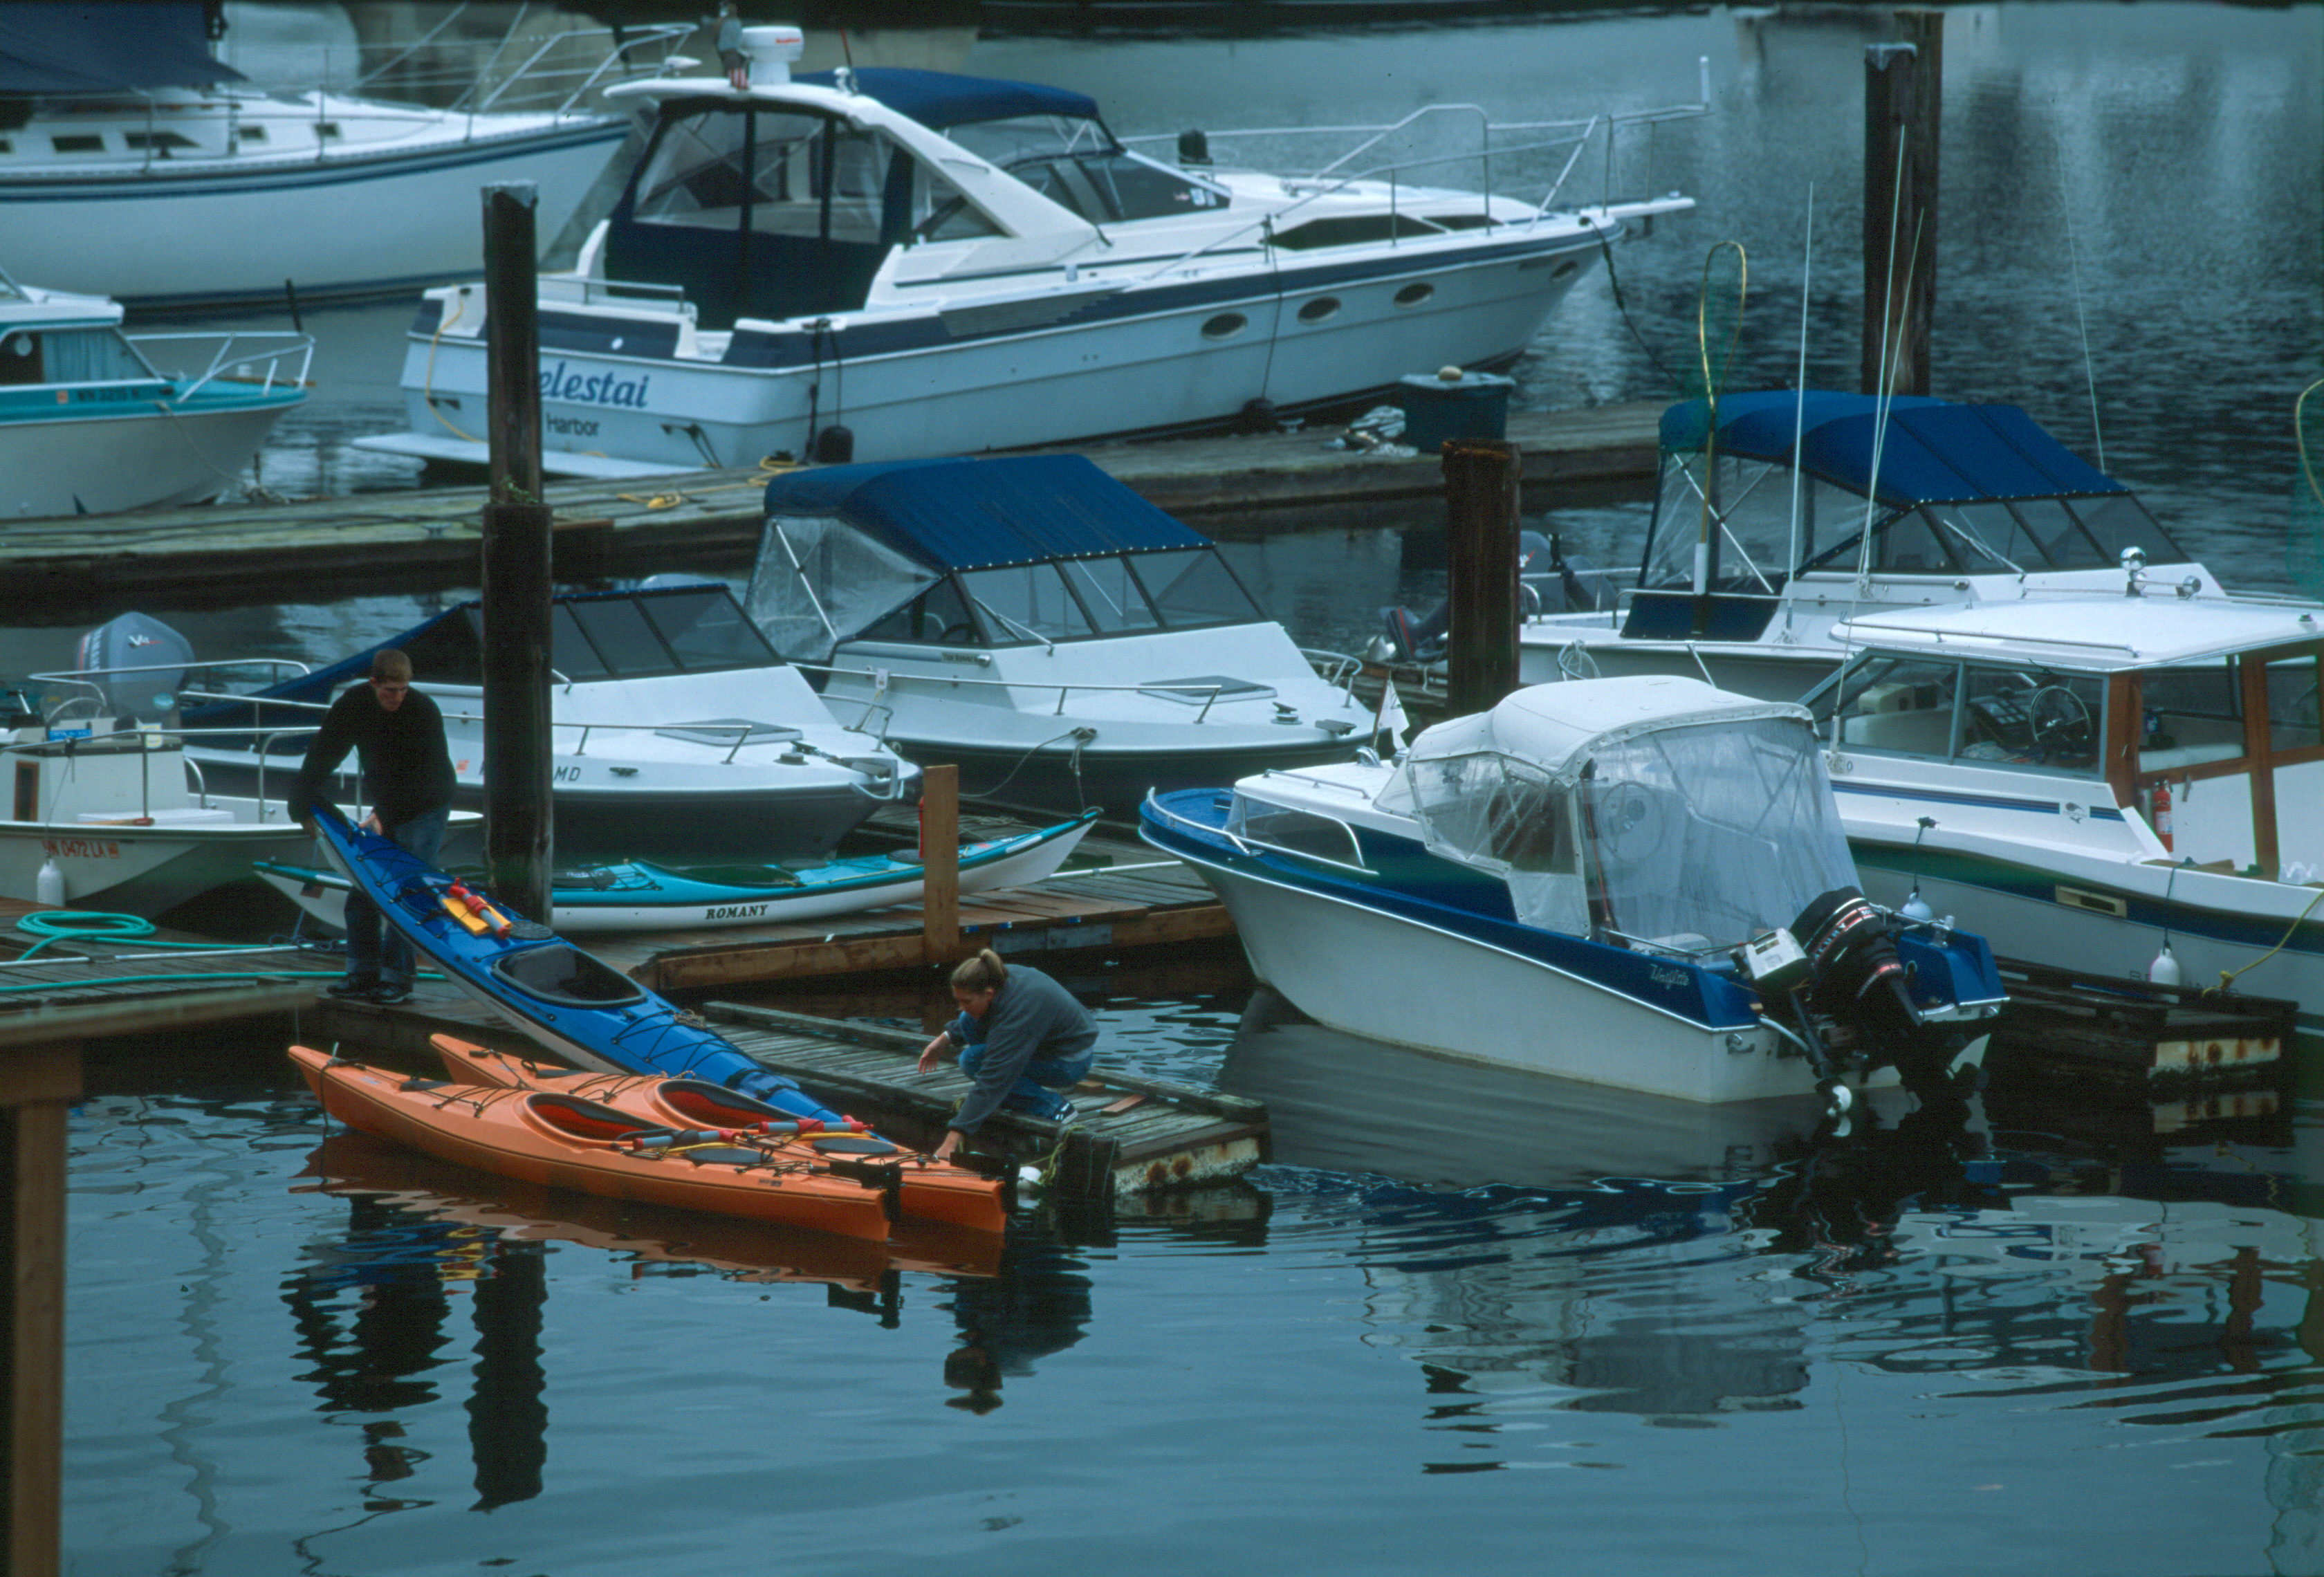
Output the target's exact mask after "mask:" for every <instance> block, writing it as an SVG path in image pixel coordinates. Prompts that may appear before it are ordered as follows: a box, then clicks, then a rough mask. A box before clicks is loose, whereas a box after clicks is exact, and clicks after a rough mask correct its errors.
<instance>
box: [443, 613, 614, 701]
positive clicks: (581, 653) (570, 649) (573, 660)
mask: <svg viewBox="0 0 2324 1577" xmlns="http://www.w3.org/2000/svg"><path fill="white" fill-rule="evenodd" d="M469 617H470V618H472V619H475V620H476V621H477V624H476V634H477V639H478V640H479V641H482V640H483V638H484V625H483V622H482V618H481V616H480V615H478V614H475V613H471V614H470V615H469ZM549 621H550V626H551V631H550V634H549V667H551V668H553V669H556V670H557V671H558V673H560V674H562V675H564V676H565V677H566V678H568V679H575V680H583V679H602V678H610V677H612V675H613V669H609V668H607V667H606V666H605V659H604V658H602V657H599V656H598V655H597V649H596V648H595V647H594V646H592V645H590V644H589V638H588V637H587V636H586V635H584V634H583V633H582V632H581V621H580V620H578V619H576V618H575V617H574V616H573V606H572V604H569V603H557V604H552V605H551V606H550V608H549ZM412 666H413V671H415V672H417V671H418V668H419V664H418V662H417V661H416V660H415V661H414V663H413V665H412ZM475 682H476V683H478V684H482V683H483V682H484V680H483V679H482V678H478V679H477V680H476V681H475Z"/></svg>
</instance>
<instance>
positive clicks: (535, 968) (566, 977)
mask: <svg viewBox="0 0 2324 1577" xmlns="http://www.w3.org/2000/svg"><path fill="white" fill-rule="evenodd" d="M492 972H493V978H495V979H496V980H498V981H499V982H501V983H502V984H503V985H505V986H507V987H508V988H509V989H510V990H512V991H521V992H523V993H524V994H525V995H526V996H528V997H531V998H533V999H534V1000H535V1001H543V1002H549V1003H553V1004H555V1005H556V1006H558V1007H561V1008H625V1007H629V1006H631V1005H632V1004H633V1003H637V1002H642V1001H645V1000H646V994H645V992H644V991H641V990H640V989H639V987H638V983H637V982H635V981H633V980H632V979H631V978H630V977H629V976H627V975H625V974H623V973H622V972H621V971H619V970H617V969H615V968H614V967H613V965H611V964H606V963H604V962H602V961H601V960H599V959H595V958H592V957H591V956H590V955H589V954H586V953H584V952H582V951H581V950H580V949H579V948H578V947H574V946H570V945H567V944H565V943H562V942H559V943H556V944H554V945H549V946H543V947H527V948H525V949H523V950H522V951H521V952H517V953H504V954H502V955H501V956H500V957H498V958H495V959H494V960H493V964H492Z"/></svg>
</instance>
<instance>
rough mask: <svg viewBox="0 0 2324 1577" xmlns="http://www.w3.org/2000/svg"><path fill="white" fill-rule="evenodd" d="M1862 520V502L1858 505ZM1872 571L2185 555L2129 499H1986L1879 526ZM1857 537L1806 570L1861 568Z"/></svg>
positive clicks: (2036, 566)
mask: <svg viewBox="0 0 2324 1577" xmlns="http://www.w3.org/2000/svg"><path fill="white" fill-rule="evenodd" d="M1856 508H1857V512H1858V520H1861V519H1862V515H1863V508H1864V503H1863V500H1862V499H1860V498H1859V499H1858V500H1857V501H1856ZM1872 530H1873V548H1872V567H1873V568H1875V569H1881V570H1887V571H1889V572H1891V573H1894V574H1898V575H1958V574H1968V575H1998V574H2015V573H2018V572H2019V571H2027V572H2032V571H2036V570H2044V569H2115V568H2119V567H2120V566H2121V560H2122V550H2123V549H2125V548H2129V547H2135V548H2138V549H2141V550H2142V551H2144V553H2145V555H2146V557H2147V558H2148V560H2149V561H2150V562H2153V563H2158V564H2166V563H2169V564H2175V563H2180V562H2182V561H2184V559H2185V558H2186V555H2185V554H2184V553H2182V552H2181V551H2180V549H2179V546H2178V544H2177V543H2175V542H2173V541H2172V540H2171V539H2170V538H2169V537H2168V536H2166V535H2165V534H2164V533H2163V528H2162V527H2160V526H2158V525H2156V524H2155V522H2154V517H2153V516H2152V515H2150V514H2148V513H2147V512H2146V509H2145V506H2144V505H2143V504H2141V503H2139V502H2138V500H2137V499H2135V498H2134V497H2132V496H2131V495H2130V494H2129V493H2107V494H2104V495H2101V496H2098V497H2090V498H2071V499H2063V498H2016V499H2010V500H2008V501H2007V502H2006V503H2005V502H2003V501H2002V500H1999V499H1987V500H1982V501H1979V502H1977V503H1930V504H1923V505H1922V506H1921V507H1920V508H1918V509H1912V510H1906V511H1904V512H1901V513H1898V514H1895V515H1892V516H1890V517H1888V518H1887V519H1886V520H1884V521H1878V522H1877V523H1876V524H1875V525H1874V526H1873V528H1872ZM1857 556H1858V533H1857V532H1855V531H1853V530H1851V531H1849V533H1848V535H1847V537H1846V539H1845V540H1842V541H1840V542H1839V543H1837V544H1836V545H1834V546H1832V547H1830V548H1827V549H1824V550H1823V551H1822V553H1821V554H1820V555H1819V556H1817V557H1816V558H1814V560H1813V561H1812V563H1810V564H1809V565H1808V566H1807V567H1809V568H1811V569H1826V570H1849V569H1853V568H1854V567H1856V561H1857Z"/></svg>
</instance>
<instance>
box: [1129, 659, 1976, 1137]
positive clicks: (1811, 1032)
mask: <svg viewBox="0 0 2324 1577" xmlns="http://www.w3.org/2000/svg"><path fill="white" fill-rule="evenodd" d="M1139 830H1140V833H1141V834H1142V835H1143V836H1144V837H1145V838H1146V840H1147V841H1148V843H1151V844H1154V845H1156V846H1157V848H1161V849H1163V850H1166V851H1167V852H1168V853H1173V854H1176V855H1177V856H1179V857H1180V858H1182V859H1184V860H1185V861H1187V862H1189V863H1191V864H1193V865H1194V867H1195V868H1196V869H1197V870H1198V871H1201V872H1202V873H1203V878H1204V880H1205V881H1209V882H1210V884H1211V885H1212V886H1213V888H1214V889H1215V890H1217V891H1218V893H1219V896H1220V898H1221V899H1222V900H1223V901H1224V902H1225V904H1226V906H1227V908H1228V910H1229V911H1230V912H1231V914H1232V915H1233V917H1234V922H1235V930H1236V934H1237V935H1238V936H1240V937H1241V939H1242V944H1243V949H1244V951H1245V952H1246V953H1247V954H1250V962H1251V967H1252V969H1253V971H1254V972H1255V973H1257V974H1258V975H1259V978H1260V979H1261V980H1262V981H1263V982H1266V983H1268V985H1271V986H1273V987H1274V988H1275V990H1276V991H1278V992H1279V993H1281V994H1282V995H1283V996H1284V997H1285V998H1286V999H1287V1000H1288V1001H1290V1002H1291V1003H1292V1004H1293V1005H1294V1006H1296V1007H1297V1008H1298V1009H1299V1010H1301V1011H1302V1012H1304V1013H1305V1014H1307V1015H1308V1016H1309V1017H1311V1018H1313V1019H1316V1020H1317V1021H1318V1022H1320V1023H1323V1024H1325V1025H1328V1026H1330V1027H1331V1028H1335V1029H1342V1030H1345V1031H1346V1032H1348V1033H1349V1034H1351V1035H1358V1036H1363V1037H1368V1038H1370V1039H1375V1040H1384V1041H1388V1042H1390V1043H1392V1044H1395V1045H1399V1046H1406V1047H1415V1048H1417V1049H1419V1050H1424V1051H1433V1052H1437V1053H1441V1054H1444V1055H1448V1056H1457V1057H1462V1058H1467V1059H1471V1060H1475V1061H1479V1062H1486V1063H1493V1064H1499V1065H1504V1066H1509V1067H1517V1068H1522V1069H1526V1070H1528V1071H1531V1072H1535V1073H1548V1074H1561V1075H1563V1076H1564V1077H1567V1078H1572V1079H1580V1080H1582V1081H1584V1082H1586V1083H1591V1084H1611V1085H1616V1086H1618V1087H1620V1088H1624V1089H1630V1090H1640V1091H1645V1092H1646V1093H1650V1094H1656V1095H1668V1096H1674V1097H1677V1098H1679V1099H1681V1100H1686V1101H1696V1102H1731V1101H1751V1100H1758V1099H1763V1098H1766V1097H1771V1096H1778V1095H1793V1094H1802V1093H1807V1092H1809V1091H1811V1090H1817V1089H1822V1090H1825V1091H1826V1092H1827V1093H1831V1094H1832V1098H1833V1100H1834V1102H1835V1103H1836V1104H1840V1105H1841V1106H1842V1107H1843V1108H1844V1106H1845V1103H1846V1099H1847V1098H1846V1097H1845V1096H1842V1095H1840V1094H1838V1093H1837V1091H1838V1089H1840V1088H1845V1087H1846V1085H1847V1084H1854V1083H1859V1082H1868V1080H1867V1075H1877V1076H1878V1077H1880V1078H1881V1079H1882V1080H1884V1081H1885V1082H1888V1083H1894V1082H1896V1076H1897V1075H1899V1074H1901V1075H1902V1076H1903V1077H1904V1079H1905V1080H1906V1081H1907V1082H1909V1083H1912V1084H1915V1085H1918V1086H1920V1087H1923V1088H1932V1087H1934V1086H1935V1083H1936V1081H1939V1080H1941V1079H1943V1078H1945V1077H1946V1076H1947V1075H1949V1074H1952V1073H1954V1072H1955V1071H1957V1070H1958V1069H1960V1068H1961V1067H1963V1066H1965V1065H1968V1064H1969V1063H1973V1062H1976V1061H1978V1060H1979V1059H1981V1058H1982V1056H1983V1054H1984V1049H1985V1039H1986V1031H1987V1027H1986V1024H1985V1020H1987V1019H1989V1018H1990V1017H1991V1016H1992V1015H1993V1014H1994V1013H1996V1012H1997V1011H1998V1010H1999V1008H2000V1005H2001V1000H2002V988H2001V983H2000V979H1999V976H1998V973H1997V971H1996V968H1995V964H1994V961H1993V954H1991V952H1989V951H1988V950H1987V947H1986V945H1985V944H1984V942H1983V941H1982V940H1980V939H1979V938H1978V937H1976V936H1970V935H1969V934H1968V933H1966V932H1960V931H1956V930H1953V929H1952V928H1951V927H1948V926H1937V925H1933V924H1917V925H1916V924H1910V923H1906V922H1904V921H1902V920H1899V919H1898V918H1895V916H1893V915H1888V914H1885V913H1883V912H1882V911H1880V910H1877V909H1876V908H1874V907H1873V906H1872V905H1870V904H1869V903H1867V902H1866V900H1865V899H1863V898H1862V897H1861V895H1859V894H1858V893H1857V891H1856V889H1855V882H1856V872H1855V869H1854V867H1853V866H1852V865H1851V864H1850V863H1849V855H1848V846H1847V843H1846V841H1845V839H1844V838H1843V836H1842V835H1841V832H1840V818H1839V813H1838V812H1837V811H1836V810H1835V808H1834V807H1833V803H1832V795H1831V788H1830V785H1829V783H1828V782H1827V780H1826V779H1825V776H1824V770H1823V762H1822V758H1821V754H1820V753H1819V752H1818V751H1817V749H1816V741H1815V739H1814V736H1813V735H1812V733H1810V732H1809V730H1808V714H1807V713H1806V712H1805V711H1804V710H1803V708H1801V707H1800V706H1798V705H1791V704H1785V703H1776V702H1765V701H1757V700H1753V699H1751V698H1750V697H1748V696H1736V695H1730V694H1728V693H1726V692H1724V691H1720V690H1717V689H1713V688H1712V687H1710V686H1709V685H1706V684H1703V683H1702V682H1701V680H1699V679H1686V678H1665V677H1651V678H1616V679H1599V680H1594V681H1586V682H1581V683H1574V684H1561V685H1538V686H1535V687H1531V688H1528V689H1524V690H1519V691H1517V693H1515V694H1514V695H1512V696H1508V697H1507V698H1506V699H1504V700H1503V701H1502V702H1501V703H1500V704H1499V705H1497V706H1495V707H1494V708H1493V709H1492V710H1491V711H1489V712H1486V713H1480V714H1478V715H1474V716H1469V717H1461V718H1455V719H1452V721H1450V722H1446V723H1442V724H1437V725H1436V726H1435V727H1434V728H1431V729H1428V730H1427V731H1426V732H1425V733H1422V734H1421V735H1420V737H1419V738H1418V739H1417V740H1416V741H1415V742H1414V743H1413V746H1412V749H1411V750H1410V752H1408V753H1407V754H1406V756H1404V757H1403V758H1400V759H1399V760H1398V761H1396V762H1395V763H1393V764H1387V763H1380V762H1378V761H1359V762H1354V763H1351V764H1349V765H1345V766H1334V767H1318V768H1310V769H1305V770H1297V771H1276V772H1267V773H1262V774H1260V775H1258V776H1255V777H1250V778H1245V779H1242V780H1241V781H1240V782H1238V783H1237V784H1235V786H1234V788H1232V790H1231V791H1229V790H1224V789H1217V788H1211V789H1196V790H1190V791H1186V792H1182V793H1178V794H1170V795H1162V796H1157V797H1156V798H1153V799H1150V800H1149V801H1148V803H1147V805H1146V806H1145V807H1144V809H1143V811H1142V821H1141V825H1140V828H1139ZM1794 917H1796V918H1794ZM1794 932H1796V933H1797V935H1796V937H1794ZM1843 1082H1844V1083H1843Z"/></svg>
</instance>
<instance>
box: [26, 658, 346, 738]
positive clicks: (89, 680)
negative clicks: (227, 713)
mask: <svg viewBox="0 0 2324 1577" xmlns="http://www.w3.org/2000/svg"><path fill="white" fill-rule="evenodd" d="M246 668H260V669H266V670H267V672H268V677H269V678H270V679H277V680H279V679H280V678H281V674H282V671H283V670H284V669H290V670H291V672H292V673H293V674H294V675H296V674H304V673H306V672H308V671H309V670H308V668H307V665H306V664H305V663H303V662H300V661H298V660H297V659H293V658H288V657H230V658H218V659H213V660H211V661H208V662H149V663H133V664H128V665H124V666H123V667H120V668H74V669H60V670H59V671H57V672H55V673H45V674H31V675H28V676H26V677H27V678H28V679H29V680H32V681H35V682H38V683H40V684H44V685H69V686H71V687H73V688H74V689H76V690H82V691H86V692H88V693H87V694H86V695H75V696H66V697H65V698H64V699H63V700H61V701H60V702H59V703H58V704H57V705H58V710H56V711H54V712H51V713H50V714H48V715H46V716H44V717H43V719H42V721H43V722H47V723H51V724H52V723H54V722H56V721H57V719H58V718H59V717H60V716H62V715H63V708H65V707H67V706H77V705H84V704H93V705H97V706H100V707H101V706H103V705H106V701H107V699H108V697H107V696H106V686H104V685H100V684H98V683H97V682H96V681H97V680H98V679H102V678H115V677H117V676H119V675H123V674H186V673H202V672H209V671H212V670H215V669H246ZM178 694H179V695H180V696H181V697H185V698H190V699H194V700H213V699H215V700H225V701H247V700H250V699H252V698H253V697H251V696H238V695H225V696H211V695H209V694H208V692H205V691H200V690H188V689H184V688H180V690H179V692H178Z"/></svg>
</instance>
